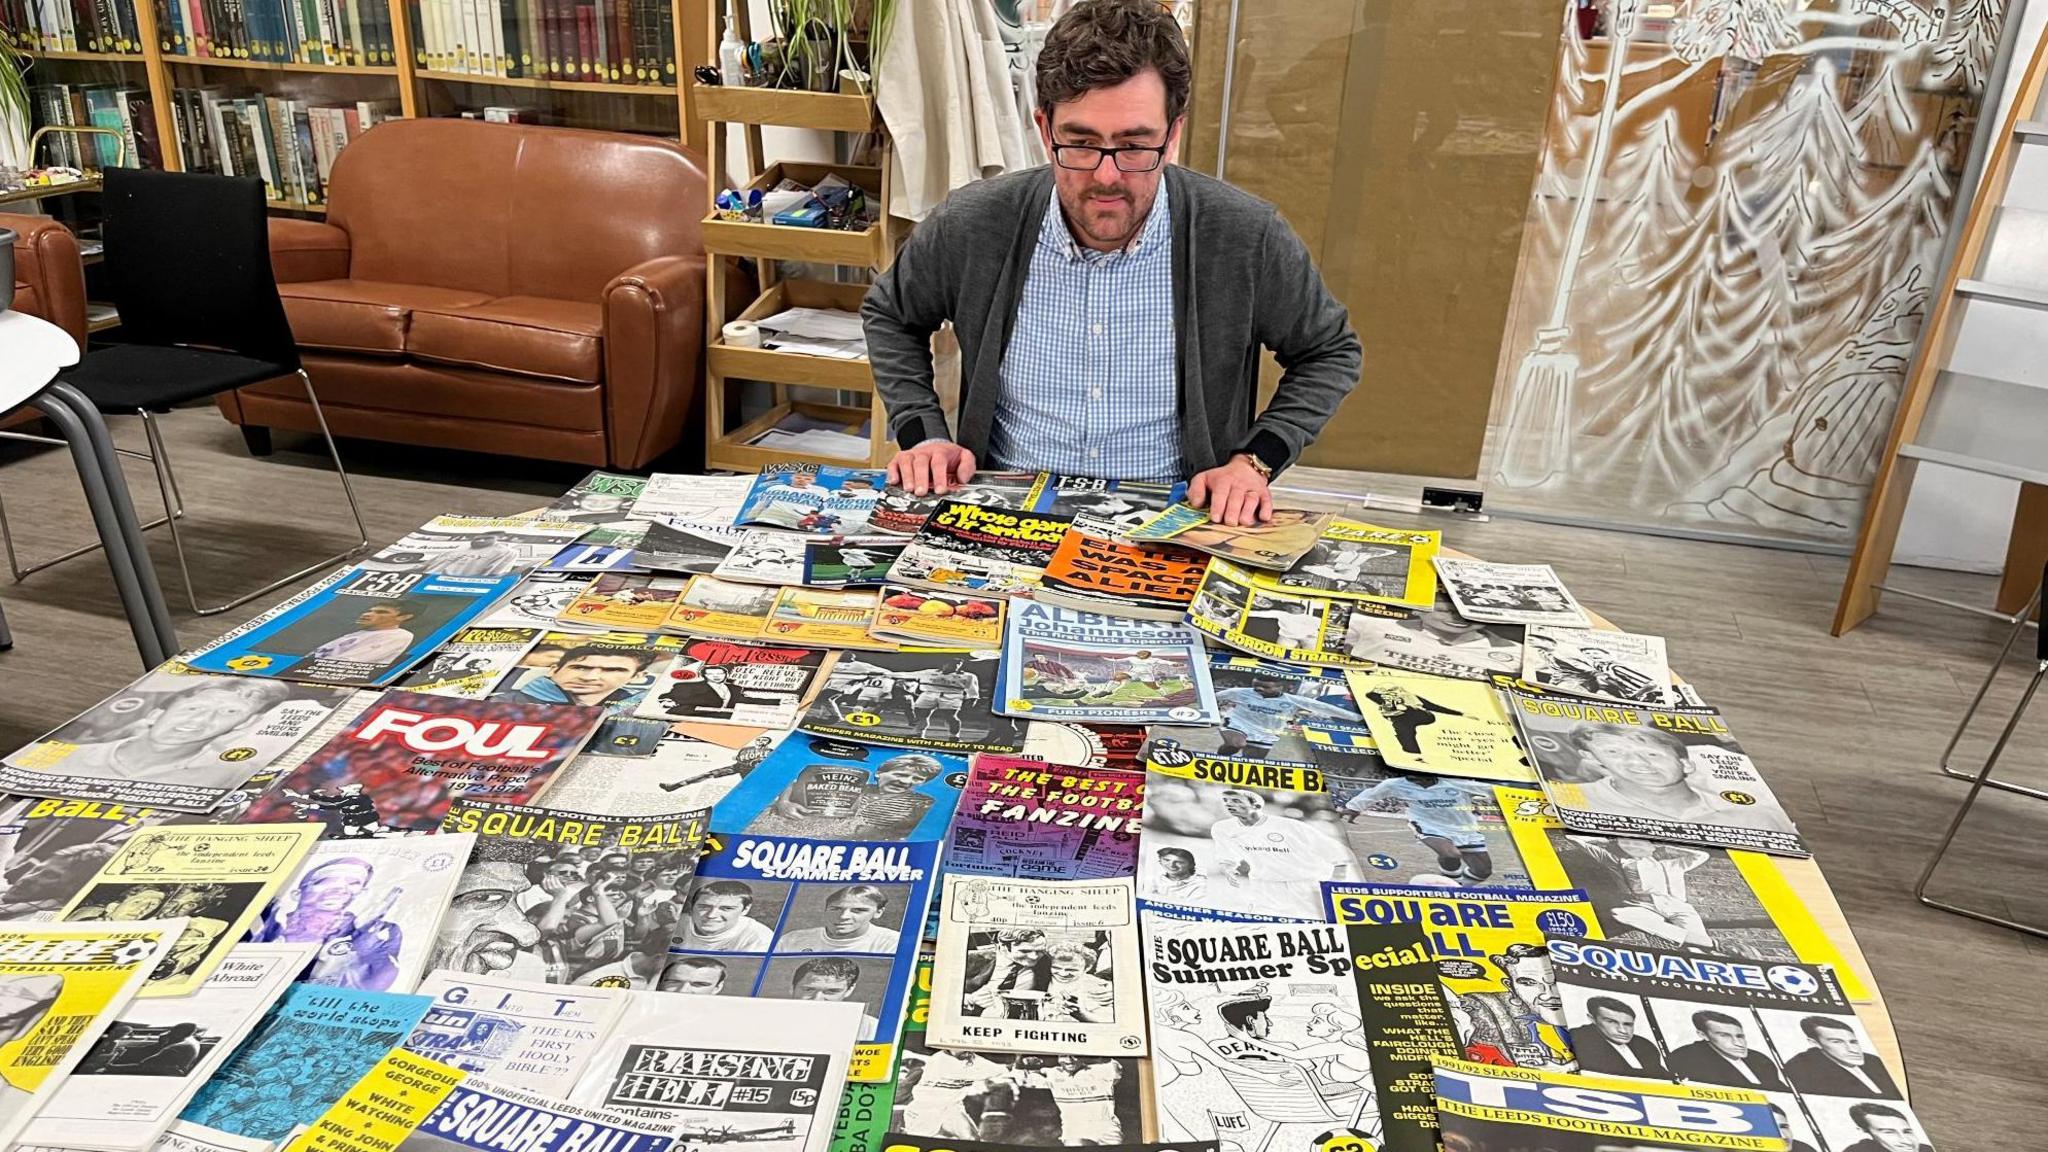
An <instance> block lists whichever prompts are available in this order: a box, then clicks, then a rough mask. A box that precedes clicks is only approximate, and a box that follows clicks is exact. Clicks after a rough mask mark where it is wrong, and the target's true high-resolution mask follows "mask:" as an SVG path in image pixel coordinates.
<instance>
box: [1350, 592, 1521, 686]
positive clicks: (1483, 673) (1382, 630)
mask: <svg viewBox="0 0 2048 1152" xmlns="http://www.w3.org/2000/svg"><path fill="white" fill-rule="evenodd" d="M1520 633H1521V629H1519V628H1517V629H1515V630H1514V633H1513V634H1512V635H1510V634H1508V632H1507V630H1506V629H1505V628H1504V627H1503V626H1501V625H1496V624H1482V623H1479V622H1478V621H1475V620H1467V619H1465V618H1464V617H1463V616H1460V615H1458V614H1457V613H1455V612H1445V611H1442V610H1439V609H1435V608H1428V609H1424V610H1422V611H1419V612H1416V613H1415V614H1414V615H1412V616H1403V617H1399V618H1396V619H1391V620H1390V619H1388V618H1386V617H1384V616H1380V615H1376V614H1374V613H1372V612H1353V613H1352V614H1351V619H1350V620H1349V621H1348V622H1347V624H1346V627H1345V630H1344V648H1345V650H1346V651H1348V652H1350V653H1351V654H1352V655H1353V656H1356V657H1357V658H1359V659H1360V660H1369V661H1372V662H1373V663H1376V664H1386V665H1389V666H1391V667H1395V668H1410V669H1413V670H1415V671H1418V672H1433V673H1436V674H1438V675H1444V676H1457V675H1459V674H1460V672H1463V673H1464V674H1465V675H1466V676H1467V677H1469V678H1477V679H1484V678H1486V677H1489V676H1491V675H1493V674H1494V673H1496V672H1508V673H1514V672H1518V671H1519V670H1520V669H1521V667H1522V644H1521V641H1519V640H1517V639H1515V636H1517V635H1520Z"/></svg>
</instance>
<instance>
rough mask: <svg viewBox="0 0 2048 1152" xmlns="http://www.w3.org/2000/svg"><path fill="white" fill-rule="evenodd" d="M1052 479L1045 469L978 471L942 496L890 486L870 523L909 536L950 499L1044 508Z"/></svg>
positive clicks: (988, 505)
mask: <svg viewBox="0 0 2048 1152" xmlns="http://www.w3.org/2000/svg"><path fill="white" fill-rule="evenodd" d="M1050 482H1051V477H1049V476H1047V475H1046V474H1045V473H1043V472H976V473H975V474H974V479H972V480H970V481H968V482H967V484H966V485H964V486H962V487H959V488H956V489H954V490H953V491H951V492H948V493H946V494H945V495H943V496H941V495H938V494H937V493H933V494H931V495H928V496H913V495H911V494H910V493H909V492H908V491H906V490H904V489H903V488H900V487H897V486H895V485H891V486H890V487H889V488H888V489H887V490H885V491H884V492H883V493H882V502H881V503H880V504H878V505H876V507H875V512H874V515H873V516H872V517H870V518H869V519H868V526H869V527H870V528H875V529H878V530H880V531H883V532H896V533H900V534H902V535H905V536H908V535H910V534H911V533H914V532H916V531H917V530H918V529H919V528H921V527H923V526H924V522H925V521H926V520H927V519H929V518H930V517H931V514H932V513H933V512H935V511H937V510H938V507H939V505H941V504H943V503H945V502H946V501H948V500H958V501H960V502H961V503H963V504H979V505H981V506H982V507H984V508H1008V509H1010V510H1011V511H1013V512H1037V511H1043V510H1045V509H1044V505H1045V504H1046V503H1047V502H1048V501H1049V500H1050V499H1051V495H1050V493H1048V492H1047V491H1046V486H1047V485H1048V484H1049V483H1050Z"/></svg>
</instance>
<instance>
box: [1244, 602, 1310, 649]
mask: <svg viewBox="0 0 2048 1152" xmlns="http://www.w3.org/2000/svg"><path fill="white" fill-rule="evenodd" d="M1242 627H1243V629H1244V634H1245V635H1247V636H1249V637H1251V638H1252V639H1254V640H1264V641H1265V642H1266V643H1268V644H1276V645H1278V646H1280V647H1282V648H1287V649H1290V650H1292V651H1296V652H1314V651H1316V650H1317V649H1318V648H1319V647H1320V646H1321V645H1320V644H1319V642H1318V641H1319V638H1320V637H1321V635H1322V632H1323V616H1322V613H1320V612H1313V611H1310V610H1309V606H1308V604H1307V602H1305V601H1301V600H1276V599H1273V598H1272V597H1269V596H1254V597H1252V610H1251V611H1249V612H1247V613H1245V615H1244V624H1243V625H1242Z"/></svg>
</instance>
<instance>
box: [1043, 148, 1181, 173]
mask: <svg viewBox="0 0 2048 1152" xmlns="http://www.w3.org/2000/svg"><path fill="white" fill-rule="evenodd" d="M1104 156H1113V157H1115V158H1116V167H1117V171H1119V172H1150V171H1152V170H1153V169H1154V168H1157V167H1159V162H1160V161H1162V160H1164V159H1166V149H1165V148H1164V147H1157V146H1154V145H1151V144H1125V145H1123V146H1122V147H1119V148H1098V147H1096V146H1095V145H1093V144H1055V145H1053V146H1052V162H1053V163H1055V164H1057V165H1059V166H1060V167H1062V168H1070V169H1072V170H1074V171H1076V172H1093V171H1095V169H1096V168H1097V167H1099V166H1101V164H1102V158H1103V157H1104Z"/></svg>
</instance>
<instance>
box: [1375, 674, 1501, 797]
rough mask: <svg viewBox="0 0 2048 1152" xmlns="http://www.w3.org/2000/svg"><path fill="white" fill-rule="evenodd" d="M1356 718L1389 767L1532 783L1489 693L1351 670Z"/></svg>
mask: <svg viewBox="0 0 2048 1152" xmlns="http://www.w3.org/2000/svg"><path fill="white" fill-rule="evenodd" d="M1344 677H1345V680H1346V681H1348V682H1349V683H1350V685H1351V697H1352V699H1354V700H1356V701H1357V702H1358V712H1359V715H1361V716H1363V717H1365V727H1366V729H1367V730H1368V731H1370V732H1371V733H1372V738H1373V742H1374V743H1376V744H1378V745H1379V748H1380V756H1381V758H1382V759H1384V760H1385V761H1386V762H1387V765H1388V766H1389V767H1392V768H1400V769H1404V770H1406V771H1410V772H1428V773H1431V774H1432V775H1437V776H1469V777H1473V778H1475V779H1480V780H1522V781H1529V782H1532V783H1533V782H1534V781H1535V779H1536V773H1535V771H1534V770H1533V769H1531V768H1530V767H1529V761H1528V759H1527V758H1526V757H1524V756H1523V755H1522V748H1521V745H1520V744H1518V743H1517V742H1516V740H1515V726H1514V725H1513V724H1511V723H1509V722H1508V718H1507V714H1506V713H1504V712H1502V711H1501V709H1500V698H1499V697H1497V696H1495V695H1494V692H1493V687H1492V686H1491V685H1489V684H1484V683H1481V682H1479V681H1477V680H1448V679H1445V678H1444V677H1442V676H1430V675H1427V674H1425V673H1421V672H1396V671H1394V670H1392V669H1389V668H1371V669H1362V670H1361V669H1357V668H1352V669H1348V670H1347V671H1346V672H1345V673H1344Z"/></svg>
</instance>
